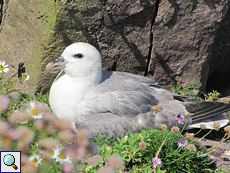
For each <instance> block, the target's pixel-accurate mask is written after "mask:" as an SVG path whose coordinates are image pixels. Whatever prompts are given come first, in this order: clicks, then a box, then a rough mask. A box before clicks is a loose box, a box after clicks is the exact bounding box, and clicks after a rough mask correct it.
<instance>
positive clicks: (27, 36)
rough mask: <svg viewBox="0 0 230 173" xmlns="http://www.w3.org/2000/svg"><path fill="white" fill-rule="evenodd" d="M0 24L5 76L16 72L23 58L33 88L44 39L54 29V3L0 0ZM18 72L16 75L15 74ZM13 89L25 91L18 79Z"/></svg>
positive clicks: (34, 87)
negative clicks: (5, 69) (7, 66)
mask: <svg viewBox="0 0 230 173" xmlns="http://www.w3.org/2000/svg"><path fill="white" fill-rule="evenodd" d="M1 14H2V18H1V26H0V40H1V41H0V60H3V61H5V62H6V64H9V65H10V66H9V67H10V71H9V72H8V73H7V74H3V75H4V78H5V79H6V78H8V77H11V76H13V75H15V73H17V68H18V64H19V63H21V62H23V63H24V64H25V65H24V66H25V69H26V73H28V74H29V75H30V81H29V83H30V84H31V88H32V89H33V90H34V91H35V89H36V83H37V81H38V78H39V77H40V76H39V74H41V73H40V72H41V57H42V55H43V51H44V48H43V43H44V42H45V41H46V40H48V38H47V37H48V36H49V34H50V32H51V31H52V29H53V26H54V24H55V20H56V5H55V2H54V1H53V0H46V1H41V0H17V1H8V0H3V1H2V8H1ZM16 76H17V75H16ZM14 87H15V88H14V89H18V90H21V91H23V92H27V93H28V90H26V89H25V86H23V85H21V84H19V83H17V84H16V86H14Z"/></svg>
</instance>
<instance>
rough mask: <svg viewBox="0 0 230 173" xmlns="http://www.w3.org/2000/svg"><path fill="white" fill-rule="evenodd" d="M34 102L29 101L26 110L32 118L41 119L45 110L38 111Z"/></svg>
mask: <svg viewBox="0 0 230 173" xmlns="http://www.w3.org/2000/svg"><path fill="white" fill-rule="evenodd" d="M35 106H36V105H35V102H30V104H29V106H28V107H27V108H26V111H27V112H29V114H30V115H32V118H34V119H41V118H43V115H44V114H45V112H38V111H36V109H35Z"/></svg>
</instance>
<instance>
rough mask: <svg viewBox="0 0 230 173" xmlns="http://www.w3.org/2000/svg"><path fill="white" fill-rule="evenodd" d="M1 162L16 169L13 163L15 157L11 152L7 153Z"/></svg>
mask: <svg viewBox="0 0 230 173" xmlns="http://www.w3.org/2000/svg"><path fill="white" fill-rule="evenodd" d="M3 162H4V164H5V165H7V166H12V167H13V168H14V169H15V170H17V169H18V167H17V166H16V165H15V158H14V156H13V155H11V154H7V155H5V156H4V158H3Z"/></svg>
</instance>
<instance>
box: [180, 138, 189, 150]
mask: <svg viewBox="0 0 230 173" xmlns="http://www.w3.org/2000/svg"><path fill="white" fill-rule="evenodd" d="M178 147H181V148H184V147H187V140H186V139H185V138H180V139H179V141H178Z"/></svg>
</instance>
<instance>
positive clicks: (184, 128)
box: [180, 117, 188, 134]
mask: <svg viewBox="0 0 230 173" xmlns="http://www.w3.org/2000/svg"><path fill="white" fill-rule="evenodd" d="M187 122H188V118H187V117H186V121H185V124H184V127H183V129H182V130H181V132H180V134H181V133H182V132H183V130H184V129H185V127H186V125H187Z"/></svg>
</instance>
